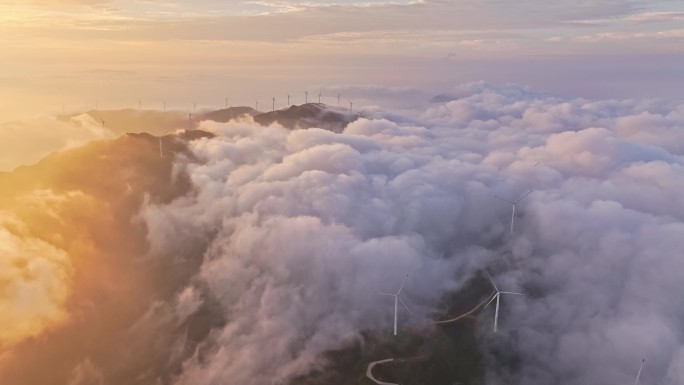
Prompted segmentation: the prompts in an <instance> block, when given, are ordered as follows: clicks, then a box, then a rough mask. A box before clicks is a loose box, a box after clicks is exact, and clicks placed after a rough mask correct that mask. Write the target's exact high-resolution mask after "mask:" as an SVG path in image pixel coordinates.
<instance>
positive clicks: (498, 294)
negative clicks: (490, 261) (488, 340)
mask: <svg viewBox="0 0 684 385" xmlns="http://www.w3.org/2000/svg"><path fill="white" fill-rule="evenodd" d="M487 276H488V277H489V281H490V282H491V283H492V286H494V290H496V294H494V297H492V299H491V300H490V301H489V302H487V304H486V305H485V306H484V307H483V308H482V310H484V309H485V308H486V307H487V306H489V304H490V303H492V301H494V300H496V310H495V311H494V333H496V331H497V328H498V324H499V301H500V299H501V294H515V295H522V296H524V295H525V294H522V293H515V292H512V291H500V290H499V288H498V287H496V284H495V283H494V280H493V279H492V276H491V275H490V274H489V272H487Z"/></svg>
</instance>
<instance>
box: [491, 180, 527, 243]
mask: <svg viewBox="0 0 684 385" xmlns="http://www.w3.org/2000/svg"><path fill="white" fill-rule="evenodd" d="M532 191H534V190H530V191H528V192H526V193H525V194H524V195H523V196H521V197H520V198H518V200H516V201H509V200H508V199H504V198H502V197H500V196H498V195H494V198H497V199H501V200H502V201H504V202H508V203H510V204H511V205H512V206H513V211H512V212H511V235H512V234H513V226H514V225H515V208H516V206H518V203H520V201H522V200H523V199H525V198H527V196H528V195H530V194H532Z"/></svg>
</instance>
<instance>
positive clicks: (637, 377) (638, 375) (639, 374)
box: [634, 358, 646, 385]
mask: <svg viewBox="0 0 684 385" xmlns="http://www.w3.org/2000/svg"><path fill="white" fill-rule="evenodd" d="M644 362H646V359H645V358H642V359H641V366H639V371H638V372H637V376H636V381H634V385H638V384H639V377H640V376H641V369H643V368H644Z"/></svg>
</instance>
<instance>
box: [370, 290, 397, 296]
mask: <svg viewBox="0 0 684 385" xmlns="http://www.w3.org/2000/svg"><path fill="white" fill-rule="evenodd" d="M375 294H380V295H389V296H390V297H396V296H397V295H396V294H390V293H381V292H379V291H376V292H375Z"/></svg>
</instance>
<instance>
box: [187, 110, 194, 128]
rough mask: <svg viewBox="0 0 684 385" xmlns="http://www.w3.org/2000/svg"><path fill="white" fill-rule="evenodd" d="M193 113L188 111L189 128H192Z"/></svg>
mask: <svg viewBox="0 0 684 385" xmlns="http://www.w3.org/2000/svg"><path fill="white" fill-rule="evenodd" d="M192 115H193V113H192V112H190V113H188V129H189V130H192Z"/></svg>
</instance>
